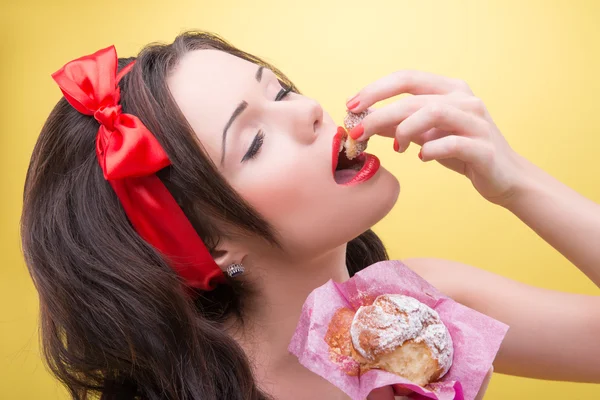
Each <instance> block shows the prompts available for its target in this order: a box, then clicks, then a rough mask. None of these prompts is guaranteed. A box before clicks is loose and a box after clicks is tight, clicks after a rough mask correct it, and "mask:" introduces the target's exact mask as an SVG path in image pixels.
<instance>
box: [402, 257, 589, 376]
mask: <svg viewBox="0 0 600 400" xmlns="http://www.w3.org/2000/svg"><path fill="white" fill-rule="evenodd" d="M406 264H407V265H408V266H409V267H410V268H411V269H413V270H414V271H415V272H417V273H418V274H419V275H421V276H422V277H423V278H425V279H426V280H427V281H429V282H430V283H432V284H433V285H434V286H436V287H437V288H438V289H439V290H440V291H442V292H443V293H445V294H446V295H447V296H449V297H451V298H453V299H454V300H456V301H458V302H460V303H462V304H464V305H465V306H467V307H470V308H472V309H475V310H477V311H479V312H481V313H483V314H486V315H488V316H490V317H492V318H495V319H497V320H500V321H502V322H504V323H505V324H507V325H509V327H510V329H509V331H508V334H507V335H506V339H505V340H504V342H503V343H502V346H501V347H500V351H499V352H498V356H497V357H496V361H495V362H494V369H495V370H496V371H497V372H500V373H504V374H510V375H518V376H526V377H530V378H537V379H552V380H565V381H574V382H594V383H600V363H599V362H598V360H599V359H600V341H599V340H598V337H600V313H598V310H599V309H600V297H595V296H583V295H577V294H570V293H561V292H556V291H551V290H546V289H541V288H535V287H532V286H528V285H525V284H523V283H519V282H515V281H512V280H510V279H507V278H504V277H502V276H498V275H495V274H492V273H490V272H487V271H484V270H481V269H478V268H474V267H470V266H468V265H464V264H461V263H457V262H452V261H447V260H436V259H411V260H406Z"/></svg>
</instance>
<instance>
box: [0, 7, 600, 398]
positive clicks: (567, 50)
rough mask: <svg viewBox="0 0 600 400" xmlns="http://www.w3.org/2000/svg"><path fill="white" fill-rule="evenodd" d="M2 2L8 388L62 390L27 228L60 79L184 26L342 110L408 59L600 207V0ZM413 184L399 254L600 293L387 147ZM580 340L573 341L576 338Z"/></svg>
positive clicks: (495, 389) (550, 388) (581, 393)
mask: <svg viewBox="0 0 600 400" xmlns="http://www.w3.org/2000/svg"><path fill="white" fill-rule="evenodd" d="M0 4H1V9H0V33H1V38H2V41H1V44H0V46H1V48H0V54H1V56H0V57H1V60H0V79H1V81H0V90H1V92H0V96H1V98H0V101H1V104H0V110H1V111H0V113H1V114H0V140H1V142H0V174H1V177H0V187H1V188H2V189H1V191H2V193H1V196H0V202H1V203H0V212H1V224H0V225H1V227H0V234H1V237H0V246H1V247H0V257H1V258H0V266H1V273H2V277H1V280H0V307H1V308H0V398H2V399H42V398H43V399H63V398H66V393H65V392H64V391H63V390H62V389H61V388H60V387H59V386H58V385H57V384H56V383H55V382H54V380H53V379H52V378H51V377H50V376H49V375H48V373H47V372H45V369H44V367H43V364H42V363H41V361H40V357H39V349H38V346H37V343H38V339H37V324H36V321H37V311H38V309H37V297H36V293H35V290H34V289H33V286H32V284H31V282H30V279H29V276H28V274H27V272H26V268H25V265H24V263H23V261H22V256H21V250H20V245H19V238H18V220H19V216H20V210H21V195H22V186H23V180H24V176H25V170H26V167H27V164H28V161H29V156H30V153H31V150H32V147H33V145H34V142H35V140H36V137H37V135H38V133H39V130H40V128H41V126H42V123H43V122H44V119H45V118H46V117H47V115H48V113H49V111H50V109H51V107H52V106H53V105H54V104H55V103H56V101H57V100H58V99H59V97H60V92H59V90H58V88H57V87H56V86H55V85H54V83H53V81H52V80H51V78H50V74H51V73H52V72H54V71H55V70H57V69H58V68H60V67H61V66H62V65H63V64H64V63H65V62H67V61H69V60H71V59H73V58H76V57H79V56H81V55H84V54H88V53H92V52H93V51H96V50H97V49H99V48H101V47H106V46H108V45H110V44H116V46H117V49H118V51H119V54H120V55H122V56H130V55H134V54H136V52H137V51H138V50H139V49H140V48H141V47H142V46H143V45H144V44H146V43H148V42H151V41H171V40H172V39H173V38H174V37H175V35H176V34H177V33H178V32H180V31H182V30H185V29H191V28H201V29H206V30H210V31H215V32H218V33H220V34H221V35H223V36H224V37H225V38H226V39H228V40H230V41H232V42H233V43H234V44H235V45H237V46H239V47H241V48H242V49H245V50H247V51H249V52H252V53H255V54H257V55H259V56H263V57H265V58H266V59H267V60H269V61H271V62H273V63H274V64H275V65H277V66H278V67H279V68H281V69H282V70H283V71H285V72H286V73H287V74H288V75H289V76H290V77H291V79H292V80H293V81H295V83H296V84H297V85H298V86H299V88H300V89H301V90H302V91H304V93H305V94H307V95H309V96H311V97H315V98H317V99H318V100H320V101H321V103H322V104H323V106H324V107H325V109H327V110H328V111H329V112H330V113H331V114H332V115H333V116H334V117H335V118H336V119H337V120H339V119H340V118H341V117H342V115H343V112H344V103H345V99H346V98H347V97H348V96H350V95H352V94H353V92H355V91H356V90H358V89H359V88H360V87H361V86H363V85H365V84H367V83H369V82H370V81H373V80H375V79H376V78H379V77H381V76H383V75H385V74H388V73H390V72H392V71H394V70H397V69H403V68H415V69H422V70H426V71H431V72H436V73H440V74H443V75H448V76H452V77H459V78H462V79H464V80H466V81H467V82H469V84H470V85H471V87H472V89H473V91H474V92H475V93H476V94H477V95H478V96H479V97H481V98H482V99H483V100H484V101H485V103H486V104H487V106H488V108H489V110H490V112H491V114H492V116H493V117H494V119H495V121H496V122H497V124H498V126H499V127H500V129H501V130H502V131H503V133H504V134H505V135H506V137H507V138H508V140H509V141H510V143H511V144H512V145H513V146H514V148H515V149H516V150H517V151H519V152H520V153H522V154H523V155H525V156H526V157H528V158H529V159H531V160H532V161H534V162H535V163H537V164H538V165H540V166H541V167H543V168H544V169H546V170H547V171H549V172H550V173H551V174H553V175H554V176H556V177H558V178H559V179H561V180H562V181H564V182H566V183H567V184H569V185H570V186H572V187H573V188H575V189H576V190H578V191H579V192H581V193H583V194H584V195H586V196H588V197H590V198H592V199H594V200H595V201H597V202H600V184H599V183H600V178H599V177H598V172H599V167H598V164H597V163H598V158H597V157H598V156H597V154H598V151H599V149H600V128H599V127H600V102H599V101H598V98H597V96H598V93H599V92H600V75H599V74H600V25H599V23H598V21H600V2H598V1H594V0H591V1H566V0H565V1H531V0H528V1H507V0H498V1H483V0H481V1H477V0H470V1H444V0H439V1H427V0H419V1H414V0H410V1H408V0H392V1H380V0H369V1H360V2H356V4H354V3H352V2H349V1H319V0H303V1H283V0H254V1H249V2H243V1H216V0H213V1H174V0H173V1H154V0H153V1H148V0H144V1H141V0H126V1H123V0H118V1H117V0H102V1H95V2H87V1H80V0H77V1H72V0H69V1H67V0H65V1H42V0H39V1H16V0H14V1H11V0H8V3H7V0H3V3H0ZM372 148H373V149H376V150H375V152H376V153H377V154H379V155H381V158H382V162H383V163H384V165H386V166H387V167H388V168H390V169H392V170H393V171H394V172H395V173H396V174H397V176H398V177H399V179H400V181H401V184H402V194H401V197H400V200H399V202H398V204H397V206H396V208H395V209H394V210H393V212H392V213H391V214H390V215H389V217H387V219H385V220H384V221H383V222H381V223H380V224H379V225H378V226H377V227H376V229H377V231H378V232H379V233H380V234H381V235H382V236H383V239H384V240H385V242H386V243H387V245H388V248H389V250H390V253H391V256H392V257H394V258H405V257H414V256H434V257H442V258H449V259H454V260H459V261H463V262H466V263H469V264H472V265H476V266H479V267H481V268H485V269H488V270H490V271H493V272H496V273H498V274H502V275H505V276H508V277H510V278H513V279H516V280H520V281H523V282H526V283H529V284H533V285H538V286H542V287H546V288H552V289H559V290H565V291H570V292H578V293H588V294H598V290H597V289H596V288H595V287H594V286H593V285H592V284H591V283H590V282H589V281H588V280H586V278H585V277H584V276H583V275H582V274H581V273H580V272H579V271H578V270H577V269H576V268H575V267H573V266H572V265H570V264H569V263H568V262H567V261H566V260H564V259H563V258H562V257H561V256H560V255H559V254H558V253H557V252H556V251H554V250H553V249H552V248H550V247H549V246H548V245H546V244H545V243H544V242H543V241H542V240H540V239H539V238H538V237H536V236H535V234H533V233H532V232H531V231H530V230H529V229H528V228H527V227H526V226H524V225H522V224H521V223H520V222H519V221H518V220H517V219H516V218H515V217H513V216H512V215H510V214H509V213H508V212H507V211H505V210H503V209H500V208H498V207H495V206H493V205H491V204H488V203H486V202H485V201H484V200H482V199H481V198H480V197H479V196H478V194H477V193H476V192H475V191H474V190H473V188H472V187H471V185H470V183H469V182H468V181H467V180H466V179H464V178H462V177H460V176H458V175H456V174H454V173H452V172H450V171H447V170H445V169H443V168H442V167H440V166H439V165H436V164H435V163H429V164H423V163H421V162H420V161H419V160H418V158H417V156H416V154H417V149H416V146H413V147H411V149H409V151H408V152H407V154H406V155H397V154H395V153H393V152H392V143H391V141H386V140H382V139H378V140H375V141H374V142H373V145H372ZM565 340H570V338H565ZM531 398H535V399H538V398H539V399H591V398H600V386H594V385H584V384H570V383H556V382H544V381H534V380H528V379H522V378H514V377H507V376H502V375H496V376H495V377H494V379H493V381H492V384H491V386H490V389H489V391H488V396H487V399H492V400H493V399H531Z"/></svg>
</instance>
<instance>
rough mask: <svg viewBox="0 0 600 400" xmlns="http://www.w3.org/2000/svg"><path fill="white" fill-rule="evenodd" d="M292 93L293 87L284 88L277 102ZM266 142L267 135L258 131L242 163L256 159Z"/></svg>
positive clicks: (276, 98) (278, 95)
mask: <svg viewBox="0 0 600 400" xmlns="http://www.w3.org/2000/svg"><path fill="white" fill-rule="evenodd" d="M291 91H292V88H291V87H287V88H282V89H281V90H280V91H279V93H277V96H275V101H281V100H283V99H284V98H286V97H287V95H288V94H290V92H291ZM264 140H265V133H264V132H263V130H262V129H261V130H259V131H258V133H257V134H256V136H255V137H254V140H253V141H252V143H251V144H250V147H249V148H248V151H247V152H246V154H244V157H243V158H242V162H244V161H248V160H251V159H253V158H254V157H256V155H257V154H258V152H259V151H260V148H261V147H262V145H263V142H264Z"/></svg>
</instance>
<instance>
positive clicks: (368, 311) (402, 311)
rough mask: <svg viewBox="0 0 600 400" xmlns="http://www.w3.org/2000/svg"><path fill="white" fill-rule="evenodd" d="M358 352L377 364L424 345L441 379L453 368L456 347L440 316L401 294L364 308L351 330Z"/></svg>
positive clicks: (378, 299) (384, 298)
mask: <svg viewBox="0 0 600 400" xmlns="http://www.w3.org/2000/svg"><path fill="white" fill-rule="evenodd" d="M350 335H351V338H352V344H353V346H354V348H355V350H356V351H357V352H358V353H359V354H360V355H361V356H362V357H364V358H365V359H366V360H368V361H369V362H371V363H373V364H377V360H378V358H380V357H382V356H385V355H386V354H390V353H392V352H393V351H394V350H395V349H397V348H398V347H399V346H402V345H403V344H404V343H406V342H409V341H410V342H411V343H424V344H425V345H426V346H427V348H428V350H429V351H430V353H431V357H432V358H433V359H434V360H436V361H437V363H438V365H439V369H440V371H439V372H440V374H439V376H438V379H439V377H441V376H443V375H444V374H446V372H448V370H449V369H450V366H451V365H452V357H453V352H454V350H453V345H452V338H451V337H450V334H449V333H448V329H447V328H446V326H445V325H444V324H443V323H442V321H441V320H440V317H439V315H438V313H437V312H436V311H435V310H433V309H431V308H430V307H428V306H427V305H425V304H423V303H421V302H420V301H418V300H416V299H414V298H412V297H408V296H403V295H399V294H387V295H382V296H379V297H377V299H375V301H374V302H373V304H372V305H371V306H364V307H360V308H359V309H358V311H357V312H356V315H355V316H354V319H353V321H352V325H351V328H350Z"/></svg>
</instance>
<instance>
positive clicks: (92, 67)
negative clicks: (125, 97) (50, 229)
mask: <svg viewBox="0 0 600 400" xmlns="http://www.w3.org/2000/svg"><path fill="white" fill-rule="evenodd" d="M117 62H118V59H117V52H116V50H115V47H114V46H110V47H107V48H106V49H102V50H99V51H97V52H96V53H94V54H92V55H88V56H84V57H81V58H79V59H77V60H74V61H71V62H69V63H68V64H66V65H65V66H64V67H62V68H61V69H60V70H58V71H57V72H55V73H54V74H52V78H54V80H55V81H56V83H57V84H58V86H59V87H60V89H61V91H62V92H63V94H64V96H65V98H66V99H67V101H68V102H69V103H70V104H71V105H72V106H73V107H74V108H75V109H76V110H77V111H79V112H80V113H82V114H86V115H93V116H94V118H95V119H96V120H97V121H98V122H99V123H100V128H99V129H98V135H97V137H96V155H97V156H98V162H99V164H100V167H101V168H102V172H103V174H104V178H105V179H106V180H108V181H109V183H110V184H111V186H112V187H113V190H114V191H115V193H116V194H117V197H118V198H119V201H120V202H121V204H122V206H123V209H124V210H125V213H126V214H127V217H128V218H129V220H130V222H131V224H132V225H133V227H134V228H135V230H136V231H137V232H138V233H139V235H140V236H141V237H142V238H143V239H144V240H146V241H147V242H148V243H150V244H151V245H152V246H154V247H155V248H156V249H157V250H159V251H160V252H161V253H162V254H164V255H165V256H166V258H167V259H168V261H169V264H170V265H171V266H172V267H173V269H174V270H175V271H177V273H179V274H180V275H181V276H182V277H183V278H184V280H185V282H186V284H187V285H188V286H190V287H194V288H199V289H202V290H210V289H213V288H214V286H215V285H216V284H217V283H222V282H224V281H225V279H224V275H223V272H222V271H221V270H220V269H219V267H218V266H217V264H216V263H215V261H214V260H213V258H212V256H211V255H210V253H209V251H208V250H207V248H206V246H205V245H204V243H203V242H202V239H200V237H199V236H198V234H197V232H196V230H195V229H194V228H193V227H192V224H191V223H190V221H189V220H188V219H187V217H186V216H185V214H184V213H183V211H182V210H181V208H180V207H179V205H178V204H177V202H176V201H175V199H174V198H173V196H172V195H171V193H170V192H169V191H168V189H167V188H166V187H165V185H164V184H163V183H162V182H161V180H160V179H159V178H158V177H157V176H156V175H155V173H156V172H157V171H159V170H161V169H162V168H165V167H166V166H168V165H170V164H171V162H170V161H169V158H168V157H167V154H166V153H165V151H164V150H163V148H162V146H161V145H160V143H158V141H157V140H156V138H155V137H154V135H152V133H151V132H150V131H149V130H148V129H147V128H146V127H145V126H144V124H143V123H142V122H141V121H140V120H139V119H138V118H137V117H136V116H134V115H131V114H126V113H123V112H122V110H121V105H120V104H119V100H120V98H121V92H120V89H119V86H118V82H119V80H120V79H121V78H122V77H123V76H124V75H125V74H126V73H127V72H129V70H131V68H132V67H133V63H131V64H129V65H128V66H126V67H125V68H123V69H122V70H121V71H120V72H119V74H117Z"/></svg>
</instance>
